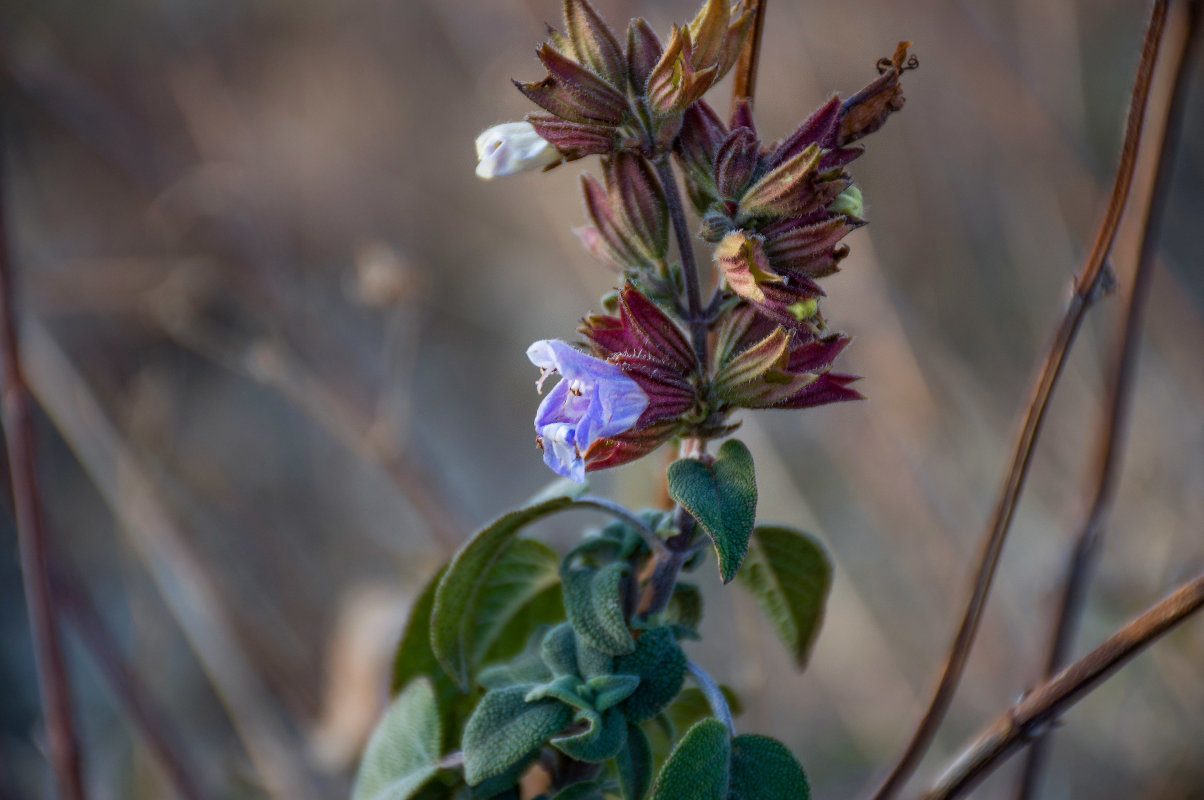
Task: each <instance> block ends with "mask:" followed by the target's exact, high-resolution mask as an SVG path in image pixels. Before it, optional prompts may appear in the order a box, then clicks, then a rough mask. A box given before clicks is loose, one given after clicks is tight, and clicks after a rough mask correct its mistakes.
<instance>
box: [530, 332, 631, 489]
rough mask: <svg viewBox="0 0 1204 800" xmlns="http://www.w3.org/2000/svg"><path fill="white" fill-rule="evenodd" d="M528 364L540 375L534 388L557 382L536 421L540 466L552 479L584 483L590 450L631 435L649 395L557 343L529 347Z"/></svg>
mask: <svg viewBox="0 0 1204 800" xmlns="http://www.w3.org/2000/svg"><path fill="white" fill-rule="evenodd" d="M527 358H529V359H531V363H532V364H534V365H535V366H537V367H539V368H540V369H541V370H543V375H541V376H540V379H539V383H537V384H536V386H537V387H538V386H541V385H542V384H543V382H544V380H546V379H547V377H548V376H549V375H550V374H552V373H553V372H557V373H560V376H561V379H560V382H559V383H557V384H556V385H555V386H554V387H552V391H550V392H548V396H547V397H545V398H544V400H543V402H542V403H541V404H540V406H539V411H538V412H537V413H536V415H535V432H536V433H537V434H539V442H540V446H541V447H542V448H543V460H544V462H545V463H546V464H547V465H548V466H549V467H551V468H552V471H553V472H555V473H556V474H558V475H563V476H564V477H566V478H571V479H573V480H574V481H577V482H578V483H583V482H584V481H585V469H586V460H587V457H588V455H589V449H590V446H591V445H592V444H594V443H595V442H597V441H599V440H602V439H610V438H611V437H614V436H617V435H619V434H621V433H624V432H626V431H628V430H629V429H631V428H632V427H633V426H634V425H635V424H636V422H637V421H639V419H640V416H641V415H642V414H643V413H644V409H646V408H647V407H648V395H647V394H645V393H644V390H643V389H641V388H640V385H639V384H638V383H636V382H635V381H634V380H632V379H631V378H629V377H627V376H626V375H625V374H623V371H622V370H621V369H619V367H617V366H615V365H614V364H611V363H608V362H606V361H602V360H601V359H598V358H594V357H593V356H588V355H586V354H585V353H582V352H580V351H578V350H575V349H574V348H573V347H572V346H570V345H568V344H566V343H565V342H562V341H559V340H557V339H544V340H542V341H539V342H536V343H535V344H533V345H531V346H530V347H529V348H527Z"/></svg>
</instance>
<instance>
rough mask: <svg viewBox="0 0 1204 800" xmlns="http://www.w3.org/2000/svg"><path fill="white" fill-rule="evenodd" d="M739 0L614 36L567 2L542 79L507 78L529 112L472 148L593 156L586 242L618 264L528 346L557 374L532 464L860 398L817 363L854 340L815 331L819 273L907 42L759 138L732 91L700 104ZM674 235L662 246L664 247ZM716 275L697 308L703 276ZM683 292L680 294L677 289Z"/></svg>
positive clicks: (496, 160) (495, 157)
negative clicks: (860, 81)
mask: <svg viewBox="0 0 1204 800" xmlns="http://www.w3.org/2000/svg"><path fill="white" fill-rule="evenodd" d="M752 17H753V15H752V11H751V10H750V9H749V8H746V7H745V5H744V3H743V1H741V2H738V3H736V4H735V5H734V6H729V4H728V0H706V3H705V4H704V6H703V8H702V9H701V11H699V13H698V15H697V16H696V17H695V18H694V19H693V21H691V22H690V23H689V24H688V25H686V26H684V27H680V28H679V27H674V28H673V30H672V31H671V33H670V35H669V38H668V41H667V43H666V44H663V45H662V43H661V41H660V40H659V39H658V38H657V36H656V34H655V33H654V32H653V31H652V30H651V28H650V27H649V26H648V24H647V23H646V22H644V21H643V20H639V19H637V20H634V21H633V22H632V23H631V24H630V26H629V27H628V30H627V37H626V43H625V45H623V44H620V42H619V39H618V38H617V37H616V35H615V33H614V32H613V31H612V30H611V29H610V28H609V27H608V26H607V24H606V23H605V22H604V21H603V19H602V17H601V16H600V15H599V14H598V12H597V11H596V10H595V9H594V8H593V7H592V6H591V5H590V3H589V2H588V0H565V2H564V28H565V30H564V32H563V33H561V32H559V31H556V30H553V29H551V28H549V30H548V39H547V41H546V42H545V43H544V44H542V45H541V46H540V47H539V49H538V50H537V55H538V57H539V60H540V61H541V62H542V64H543V66H544V67H545V68H546V69H547V76H546V77H544V78H543V79H542V80H539V81H535V82H531V83H520V82H516V86H517V87H518V89H519V91H521V92H522V93H523V94H524V95H525V96H526V97H527V98H529V99H530V100H531V101H532V102H533V103H535V104H536V105H537V106H539V108H540V109H541V111H539V112H536V113H532V114H530V115H528V117H527V119H526V121H525V122H524V123H506V124H504V125H500V126H497V127H495V128H491V129H490V130H488V131H486V132H485V133H484V134H482V135H481V137H480V138H479V139H478V141H477V149H478V155H479V157H480V158H481V165H480V166H479V167H478V174H479V175H481V176H482V177H485V178H490V177H493V176H495V175H503V174H510V173H513V172H519V171H525V170H535V169H550V168H552V167H554V166H556V165H558V164H560V163H563V162H566V161H572V160H576V159H580V158H584V157H586V156H590V155H597V156H600V157H601V160H602V179H601V180H598V179H596V178H594V177H592V176H589V175H586V176H584V178H583V181H582V183H583V190H584V195H585V209H586V214H587V216H588V218H589V221H588V224H586V225H584V226H583V227H581V228H579V229H578V231H577V233H578V236H579V237H580V239H581V241H582V243H583V244H584V246H585V248H586V250H587V251H589V252H590V253H591V254H592V255H593V256H594V257H596V258H597V259H598V260H600V261H602V262H603V263H605V264H607V265H609V266H610V267H611V268H613V269H614V270H615V271H616V272H617V273H618V275H619V282H620V285H619V287H618V289H617V291H616V292H614V293H612V294H610V295H608V296H607V297H605V298H603V313H597V314H591V315H589V316H587V317H586V318H585V319H584V320H583V321H582V324H581V327H580V328H579V332H580V333H581V335H582V336H583V338H584V342H583V349H576V348H574V347H572V346H570V345H568V344H565V343H563V342H556V341H544V342H537V343H536V344H535V345H533V346H532V347H531V349H530V351H529V352H528V355H529V356H530V358H531V360H532V361H533V362H534V363H535V364H536V365H537V366H539V367H540V368H541V369H542V370H543V376H542V377H541V382H542V380H543V378H546V377H547V376H548V375H549V374H551V373H553V372H556V373H559V374H560V375H561V383H560V384H558V385H557V386H556V387H555V388H554V389H553V390H552V391H551V392H550V393H549V394H548V396H547V397H546V398H545V400H544V402H543V403H542V405H541V406H540V409H539V413H538V415H537V417H536V431H537V433H538V436H539V443H540V446H541V447H542V448H543V449H544V457H545V461H546V462H547V463H548V465H549V466H550V467H551V468H552V469H553V470H555V471H556V472H558V473H559V474H562V475H565V476H567V477H571V478H573V479H574V480H578V481H581V480H584V473H585V472H586V471H588V470H594V469H601V468H604V467H610V466H616V465H618V464H623V463H626V462H629V461H632V460H633V459H636V458H639V457H640V456H643V455H645V454H647V453H648V452H650V451H652V450H653V449H655V448H656V447H658V446H659V445H661V444H663V443H664V442H666V441H668V440H669V439H671V438H674V437H679V436H689V437H698V438H703V439H710V438H715V437H718V436H722V435H724V434H726V433H727V432H729V431H730V430H732V429H733V428H734V425H732V424H731V423H730V422H729V421H728V417H729V415H730V414H731V413H732V412H733V411H735V410H737V409H739V408H803V407H809V406H816V405H822V404H825V403H832V402H837V401H841V400H851V399H857V398H859V397H860V394H858V393H857V392H856V391H855V390H854V389H852V388H850V387H849V384H850V383H852V381H853V380H855V378H854V377H853V376H851V375H846V374H842V373H838V372H833V371H832V366H833V363H834V362H835V360H836V358H837V356H838V355H839V354H840V353H841V351H842V350H844V348H845V347H846V346H847V345H848V343H849V339H848V337H846V336H843V335H841V334H839V333H835V332H833V331H831V330H830V329H829V328H828V325H827V323H826V321H825V320H824V318H823V316H822V315H821V313H820V310H819V301H820V299H821V298H822V297H823V296H824V292H823V290H822V289H821V288H820V287H819V284H818V281H819V280H820V279H822V278H824V277H826V276H828V275H831V274H833V273H834V272H836V271H837V269H838V268H839V264H840V262H841V260H842V259H843V258H844V257H845V256H846V255H847V253H848V248H847V246H845V245H843V244H841V240H843V238H844V237H845V236H846V235H848V234H849V233H850V232H852V231H854V230H856V229H857V228H858V227H860V226H861V225H864V224H865V221H864V220H863V219H862V216H861V215H862V199H861V192H860V190H859V189H858V188H857V187H856V186H855V185H854V184H853V180H852V177H851V176H850V175H849V173H848V172H847V170H846V168H847V167H848V165H849V164H850V163H851V162H852V161H853V160H854V159H856V158H857V157H858V156H859V155H860V154H861V152H862V150H863V148H862V147H861V146H860V145H858V144H856V142H857V141H858V140H860V139H861V138H862V137H864V136H865V135H867V134H869V133H872V132H874V131H875V130H877V129H878V128H879V127H881V126H882V124H883V123H884V122H885V120H886V118H887V117H888V116H889V115H890V114H891V113H892V112H894V111H897V110H899V109H900V108H901V107H902V106H903V100H904V98H903V95H902V87H901V85H900V77H901V76H902V75H903V73H904V72H906V71H907V70H909V69H914V68H915V66H916V65H917V64H916V61H915V58H914V57H909V56H908V53H907V49H908V47H909V44H908V43H906V42H904V43H900V44H899V46H898V48H897V49H896V50H895V52H894V54H893V55H892V57H890V58H888V59H883V60H882V61H880V62H879V63H878V70H879V76H878V78H877V79H876V80H874V81H873V82H872V83H870V84H869V85H868V86H866V87H865V88H864V89H862V90H861V91H860V92H857V93H856V94H854V95H851V96H850V97H848V98H846V99H843V100H842V99H841V98H840V97H838V96H833V97H832V98H830V99H829V100H828V101H827V102H825V103H824V104H823V105H821V106H820V107H819V108H818V109H816V110H815V112H814V113H812V114H811V115H810V116H809V117H808V118H807V119H806V120H805V121H804V122H803V123H802V124H801V125H800V126H799V127H798V129H797V130H795V131H794V132H793V133H791V134H790V135H789V136H787V137H786V138H785V139H783V140H781V141H780V142H776V143H772V144H765V143H763V142H762V141H761V138H760V135H759V134H758V132H757V128H756V125H755V123H754V120H753V115H752V110H751V106H750V104H749V103H748V102H747V101H743V102H737V103H736V104H735V109H734V111H733V113H732V115H731V118H730V119H729V120H727V121H726V122H725V121H724V120H723V119H722V118H721V117H720V116H719V114H718V113H717V112H716V111H715V110H714V109H713V108H712V107H711V106H710V105H708V104H707V103H706V101H705V100H703V99H702V97H703V94H704V93H705V92H706V90H707V89H709V88H710V87H711V86H712V85H713V84H714V83H715V82H716V81H717V80H719V79H720V78H722V77H723V75H724V74H726V73H727V72H728V71H729V70H730V69H731V68H732V66H733V65H734V64H735V63H736V60H737V59H738V57H739V55H740V52H741V50H742V48H743V46H744V43H745V40H746V38H747V36H748V34H749V30H750V27H751V24H752ZM673 161H676V163H677V165H678V168H679V169H680V172H681V174H682V176H683V178H684V184H685V189H686V196H687V197H688V198H689V201H690V204H691V205H692V206H693V209H694V211H695V212H696V213H697V215H698V218H699V220H700V222H699V229H698V237H697V238H698V239H699V240H701V241H702V242H705V243H706V244H708V245H710V246H711V247H712V258H711V260H712V263H713V264H714V266H715V271H714V273H712V275H713V279H712V280H711V281H709V282H708V280H707V276H705V275H704V276H698V275H696V274H695V269H696V268H695V264H694V257H693V253H692V252H683V250H684V251H690V250H691V247H689V246H684V247H683V246H682V244H683V243H687V245H688V243H689V242H690V239H689V238H688V236H687V235H686V233H685V232H684V231H681V230H674V226H675V221H679V220H681V219H684V216H683V214H682V209H681V207H680V206H681V203H680V201H679V200H678V197H679V195H678V190H677V187H676V185H672V186H670V185H666V184H665V181H670V182H672V180H673V179H672V176H673V171H672V168H671V167H670V164H671V162H673ZM672 233H676V234H677V237H676V238H677V242H678V245H679V246H678V247H677V248H676V253H674V252H672V251H671V249H670V238H671V234H672ZM700 283H701V284H703V285H706V284H707V283H711V284H713V289H712V294H711V296H710V299H709V301H708V302H706V303H705V304H704V303H702V302H700V299H699V297H698V294H697V286H698V285H699V284H700ZM691 289H694V291H693V292H691V291H690V290H691Z"/></svg>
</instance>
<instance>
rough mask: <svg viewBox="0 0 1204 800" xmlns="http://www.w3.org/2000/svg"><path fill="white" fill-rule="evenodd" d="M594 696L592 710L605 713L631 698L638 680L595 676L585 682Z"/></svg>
mask: <svg viewBox="0 0 1204 800" xmlns="http://www.w3.org/2000/svg"><path fill="white" fill-rule="evenodd" d="M585 685H586V686H588V687H589V690H590V691H591V692H593V695H594V708H595V709H597V710H598V711H605V710H606V709H608V708H610V707H611V706H615V705H618V704H619V703H621V702H623V701H624V700H626V699H627V698H628V697H631V695H632V693H633V692H634V691H635V689H636V687H637V686H639V685H640V679H639V678H638V677H637V676H635V675H596V676H594V677H593V678H590V679H589V680H588V681H586V682H585Z"/></svg>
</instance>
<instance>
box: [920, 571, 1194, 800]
mask: <svg viewBox="0 0 1204 800" xmlns="http://www.w3.org/2000/svg"><path fill="white" fill-rule="evenodd" d="M1202 607H1204V575H1200V576H1198V577H1197V578H1195V579H1194V580H1192V581H1189V582H1188V583H1186V584H1184V585H1183V586H1181V587H1180V588H1179V589H1177V590H1176V591H1175V592H1173V593H1172V594H1170V595H1169V596H1167V597H1166V598H1164V599H1163V600H1162V601H1161V602H1159V603H1158V604H1157V605H1155V606H1154V607H1153V608H1151V609H1150V610H1148V611H1146V612H1145V613H1144V614H1142V615H1141V616H1140V617H1138V618H1137V619H1135V620H1133V621H1132V622H1130V623H1129V624H1127V625H1125V626H1124V627H1123V628H1121V629H1120V630H1119V631H1117V632H1116V633H1114V634H1112V635H1111V636H1109V637H1108V639H1107V641H1105V642H1104V643H1103V644H1101V645H1100V646H1099V647H1097V648H1095V650H1092V651H1091V652H1090V653H1088V654H1087V655H1086V656H1084V657H1083V658H1081V659H1079V660H1078V661H1076V662H1075V663H1073V664H1071V665H1070V666H1069V667H1067V668H1066V669H1064V670H1062V671H1061V672H1060V673H1058V675H1057V676H1056V677H1054V678H1052V679H1050V680H1048V681H1046V682H1045V683H1043V684H1041V685H1040V686H1038V687H1037V688H1036V689H1034V690H1033V691H1032V692H1031V693H1029V694H1028V695H1026V696H1025V698H1024V699H1023V700H1021V701H1020V702H1019V703H1017V704H1016V705H1014V706H1012V707H1011V708H1009V709H1008V710H1007V711H1005V712H1004V713H1002V714H1000V715H999V717H997V718H996V720H995V722H993V723H992V724H991V725H990V726H988V727H987V728H986V729H985V730H984V731H983V732H982V734H980V735H979V737H978V738H977V739H976V740H975V741H974V743H973V744H971V745H970V746H969V747H967V748H965V749H964V750H963V751H962V754H961V755H960V756H959V757H958V758H957V760H956V761H955V762H954V763H953V765H952V766H951V767H950V768H949V769H948V770H947V771H946V772H945V774H944V775H943V776H942V777H941V778H940V780H939V781H938V782H937V784H936V786H934V787H933V788H932V790H931V791H929V792H928V793H927V794H926V795H924V798H925V800H950V799H951V798H954V797H960V796H961V795H963V794H965V793H966V792H968V791H970V790H971V789H973V788H974V786H975V785H976V784H977V783H978V782H979V781H981V780H982V779H983V778H985V777H986V776H987V775H989V774H990V773H991V771H992V770H994V769H995V768H996V767H998V766H999V765H1000V764H1001V763H1003V761H1005V760H1006V759H1007V758H1008V757H1009V756H1011V755H1012V754H1013V753H1015V752H1016V751H1017V750H1019V749H1020V748H1022V747H1024V745H1026V744H1027V743H1028V742H1029V741H1031V739H1032V738H1033V737H1034V736H1040V735H1041V733H1042V732H1043V731H1045V730H1047V729H1048V727H1049V726H1050V725H1051V724H1053V723H1054V722H1055V721H1056V720H1057V719H1058V717H1059V716H1060V715H1061V714H1062V712H1063V711H1065V710H1066V709H1068V708H1070V707H1071V706H1073V705H1074V704H1075V703H1077V702H1078V701H1079V700H1081V699H1082V698H1083V697H1084V696H1085V695H1086V694H1088V693H1089V692H1090V691H1091V690H1092V689H1094V688H1095V687H1096V686H1098V685H1099V684H1100V683H1102V682H1103V681H1104V680H1105V679H1106V678H1108V677H1109V676H1110V675H1111V674H1112V673H1113V672H1115V671H1116V670H1118V669H1120V667H1122V666H1123V665H1124V664H1125V663H1126V662H1128V661H1129V660H1130V659H1131V658H1133V657H1134V656H1136V655H1137V654H1138V653H1140V652H1141V651H1142V650H1144V649H1145V648H1146V647H1148V646H1149V645H1150V644H1152V643H1153V642H1154V641H1155V640H1157V639H1158V638H1159V637H1160V636H1162V635H1163V634H1164V633H1166V632H1167V631H1169V630H1170V629H1171V628H1173V627H1175V626H1176V625H1178V624H1179V623H1180V622H1182V621H1183V620H1185V619H1187V618H1188V617H1189V616H1191V615H1192V614H1193V613H1195V612H1196V611H1199V610H1200V609H1201V608H1202Z"/></svg>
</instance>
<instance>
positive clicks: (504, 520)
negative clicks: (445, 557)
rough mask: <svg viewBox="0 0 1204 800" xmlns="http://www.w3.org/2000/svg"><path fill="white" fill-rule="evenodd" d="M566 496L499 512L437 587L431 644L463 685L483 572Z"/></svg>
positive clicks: (469, 669) (566, 503)
mask: <svg viewBox="0 0 1204 800" xmlns="http://www.w3.org/2000/svg"><path fill="white" fill-rule="evenodd" d="M572 503H573V501H572V499H571V498H570V497H565V496H559V497H552V498H550V499H547V500H544V501H542V502H539V503H536V504H534V505H530V506H527V507H526V508H522V509H519V510H517V511H512V512H510V513H509V514H505V515H503V516H502V517H500V518H499V519H498V520H497V521H496V522H494V523H493V524H492V525H490V526H489V527H487V528H485V529H484V530H482V531H481V532H479V533H478V534H477V535H475V536H474V537H472V539H470V540H469V541H468V542H467V543H466V544H465V545H464V546H463V547H461V548H460V550H459V551H458V552H457V553H456V555H455V557H454V558H453V559H452V562H451V564H449V565H448V568H447V571H446V572H445V573H444V575H443V578H442V579H441V580H440V581H439V586H438V588H437V589H436V591H435V602H434V608H433V611H432V613H431V650H432V651H433V652H434V654H435V657H436V658H437V659H438V660H439V663H440V664H441V665H442V666H443V668H444V669H445V670H446V671H447V674H448V675H450V676H451V677H452V679H453V680H455V682H456V683H457V684H458V685H459V686H460V688H461V689H462V690H464V691H467V690H468V687H469V686H470V684H471V681H472V673H473V671H474V669H475V668H476V665H475V664H473V663H472V657H473V655H474V654H476V652H477V650H476V645H475V643H474V637H475V636H476V635H477V633H478V629H477V624H476V611H477V609H478V606H479V603H480V601H481V593H482V587H483V586H484V585H485V584H486V582H487V575H488V573H489V571H490V570H491V569H492V568H493V566H494V565H495V564H497V563H498V561H499V560H501V559H502V557H503V556H504V555H505V553H506V551H507V549H508V547H509V545H510V544H511V542H513V541H514V538H515V536H516V535H517V534H518V532H519V531H520V530H522V529H523V527H525V526H527V525H529V524H530V523H532V522H534V521H535V520H537V519H540V518H541V517H546V516H547V515H549V514H553V513H555V512H557V511H561V510H563V509H565V508H569V507H570V506H571V505H572Z"/></svg>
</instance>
